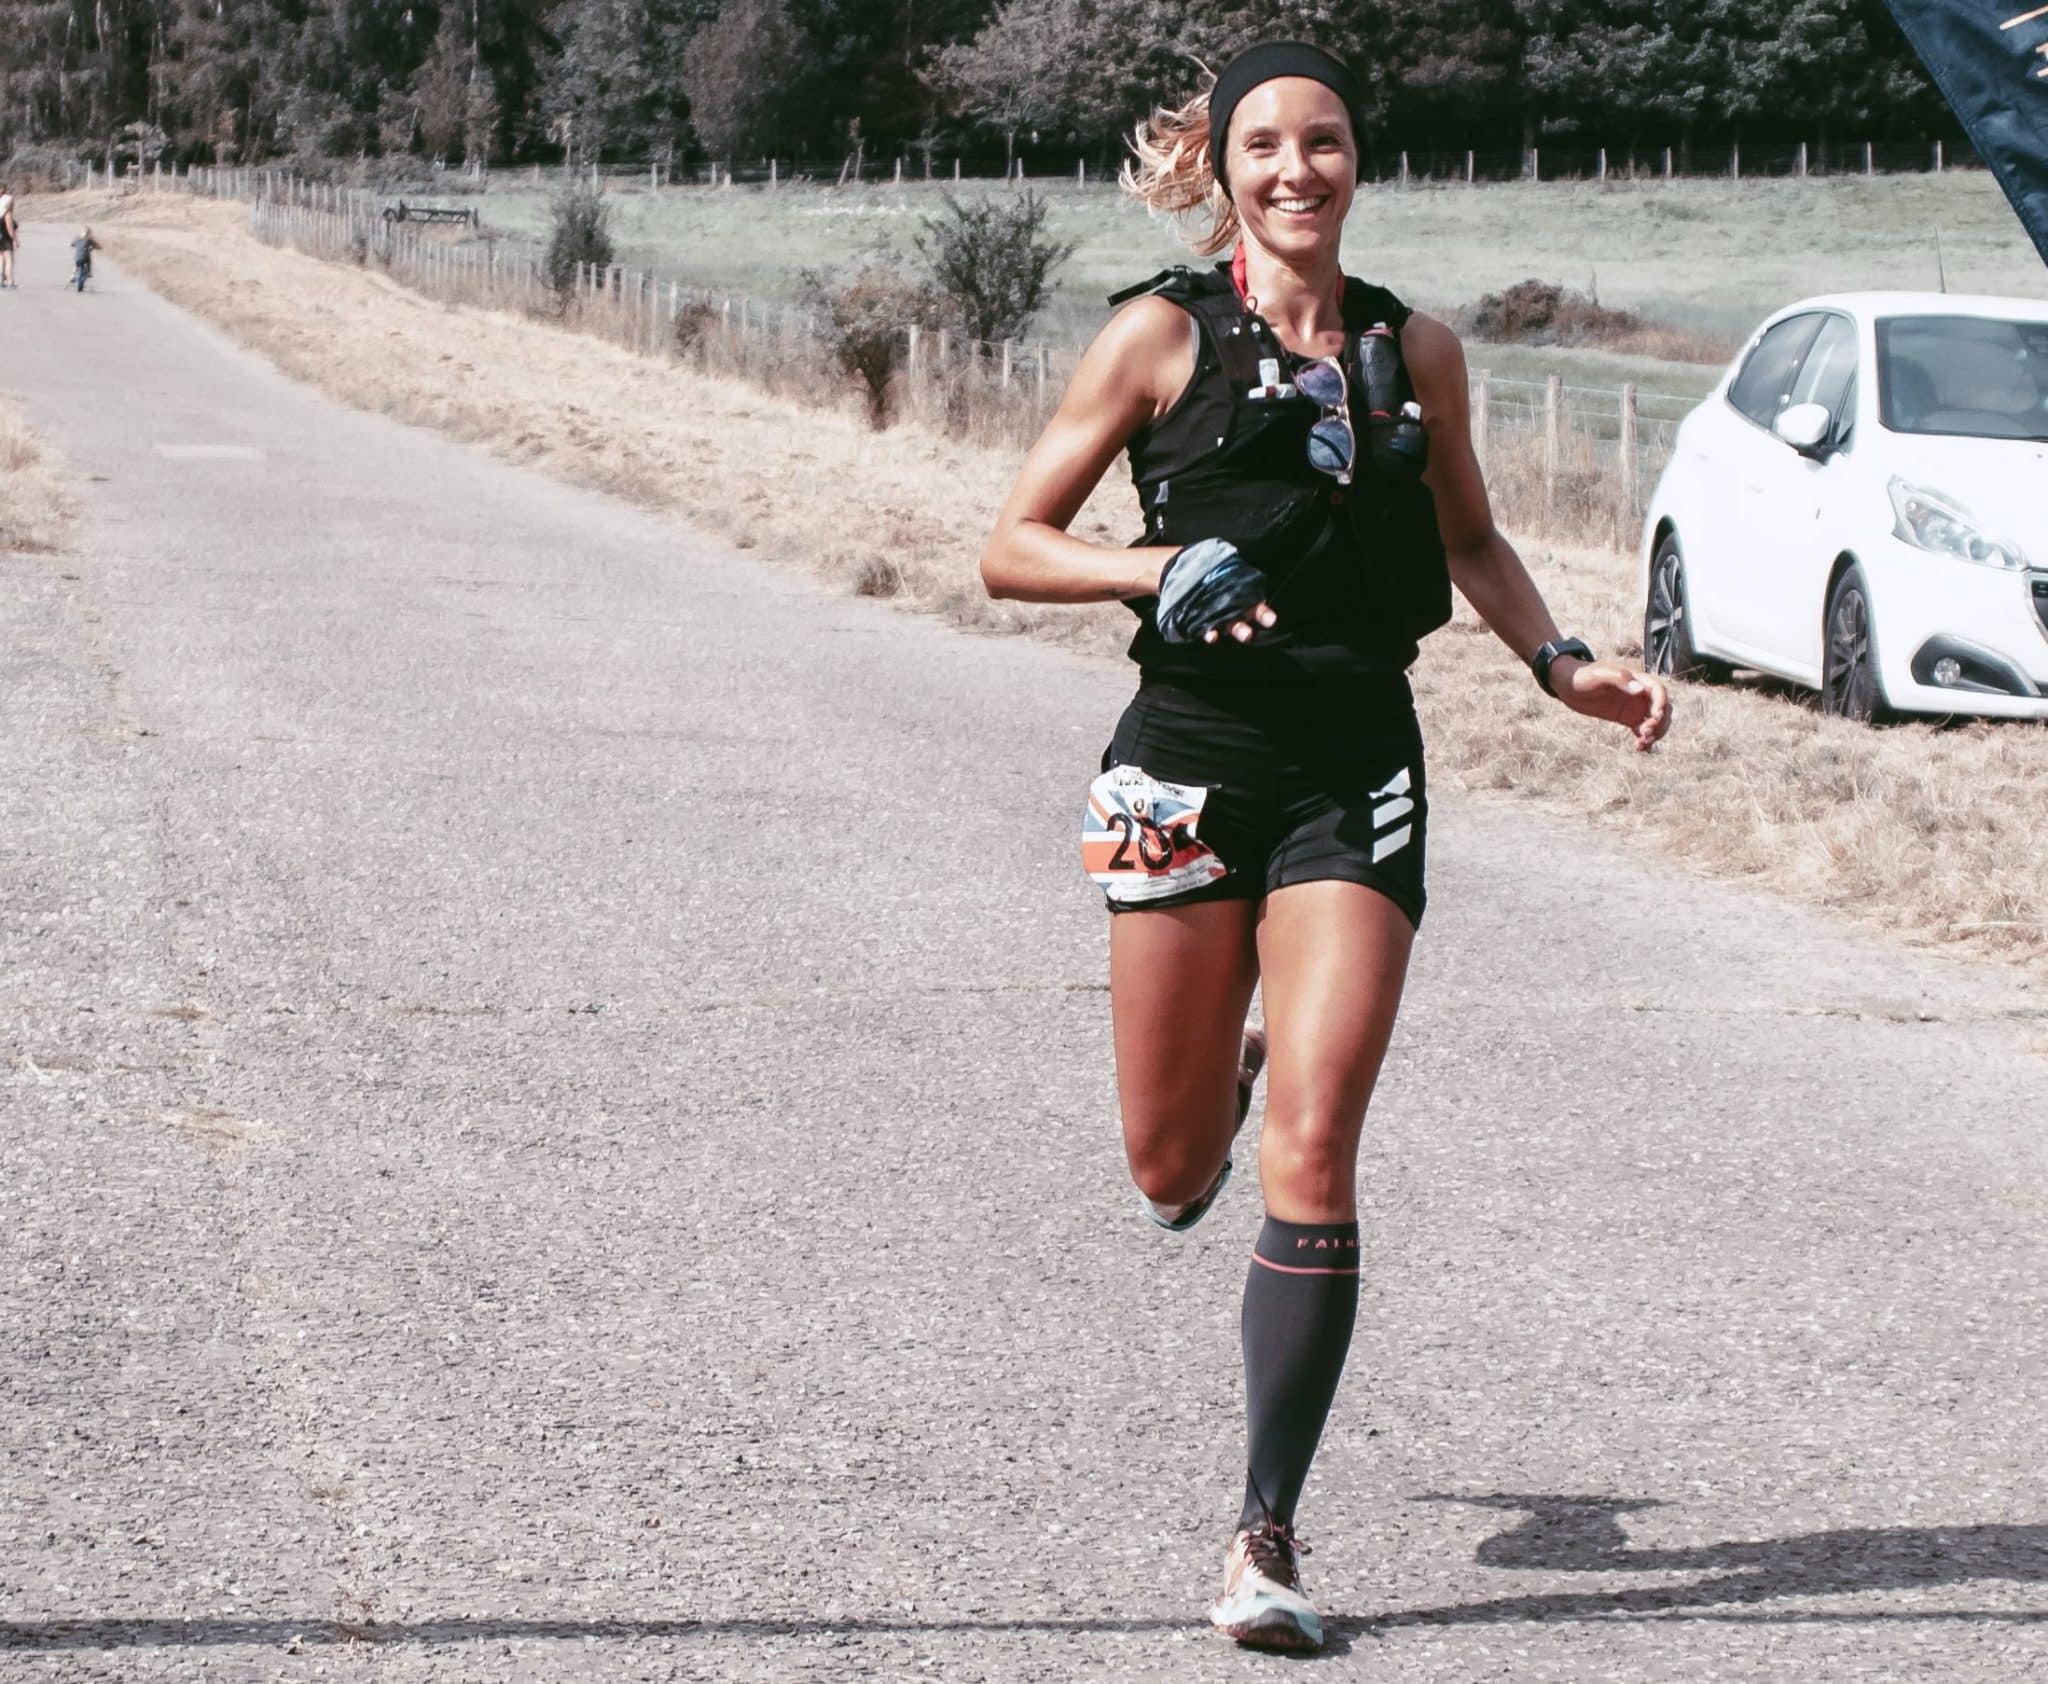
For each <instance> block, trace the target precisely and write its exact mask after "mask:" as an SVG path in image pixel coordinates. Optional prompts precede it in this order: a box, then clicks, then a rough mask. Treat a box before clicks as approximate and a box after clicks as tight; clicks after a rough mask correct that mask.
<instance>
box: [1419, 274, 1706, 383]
mask: <svg viewBox="0 0 2048 1684" xmlns="http://www.w3.org/2000/svg"><path fill="white" fill-rule="evenodd" d="M1451 326H1453V327H1454V328H1456V329H1457V330H1458V331H1459V332H1460V333H1464V334H1470V335H1471V336H1472V337H1473V338H1475V339H1487V340H1492V341H1494V342H1495V343H1507V344H1524V345H1585V346H1596V347H1598V348H1599V349H1601V350H1605V351H1619V352H1623V353H1626V354H1629V355H1633V356H1642V357H1661V358H1666V359H1668V360H1670V361H1673V362H1695V363H1718V362H1726V361H1727V360H1728V358H1729V357H1730V356H1731V355H1733V354H1734V350H1733V347H1732V346H1730V345H1727V344H1725V343H1724V342H1723V341H1721V340H1720V339H1718V338H1716V337H1715V336H1714V335H1712V334H1705V333H1696V332H1693V331H1691V330H1689V329H1686V328H1676V327H1670V326H1667V325H1666V324H1664V323H1662V322H1654V321H1649V320H1646V319H1645V318H1644V317H1642V316H1640V315H1638V314H1637V313H1636V312H1635V311H1633V310H1615V309H1610V308H1609V307H1608V306H1607V305H1605V304H1602V303H1601V302H1600V301H1599V299H1597V298H1593V297H1589V296H1588V295H1587V294H1585V293H1583V292H1573V291H1572V290H1571V289H1570V288H1568V287H1561V286H1559V285H1557V283H1556V282H1554V281H1536V280H1529V281H1517V282H1516V283H1515V284H1514V285H1513V286H1511V287H1509V288H1508V289H1507V290H1506V291H1505V292H1489V293H1488V294H1487V295H1486V296H1485V297H1484V298H1482V299H1480V300H1479V302H1478V303H1477V304H1467V305H1466V306H1465V307H1464V308H1463V309H1460V310H1455V311H1453V312H1452V313H1451Z"/></svg>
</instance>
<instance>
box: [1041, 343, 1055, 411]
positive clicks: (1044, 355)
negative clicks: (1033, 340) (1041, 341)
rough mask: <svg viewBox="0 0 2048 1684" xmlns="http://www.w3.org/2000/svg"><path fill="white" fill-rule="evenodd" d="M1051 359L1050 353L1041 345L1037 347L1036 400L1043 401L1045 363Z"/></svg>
mask: <svg viewBox="0 0 2048 1684" xmlns="http://www.w3.org/2000/svg"><path fill="white" fill-rule="evenodd" d="M1051 361H1052V353H1051V352H1050V351H1049V350H1048V349H1047V348H1046V347H1045V346H1043V345H1041V346H1039V347H1038V401H1039V402H1040V403H1041V404H1043V403H1044V402H1045V380H1046V374H1047V367H1046V365H1047V364H1048V363H1050V362H1051Z"/></svg>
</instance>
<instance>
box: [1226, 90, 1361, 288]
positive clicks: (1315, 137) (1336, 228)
mask: <svg viewBox="0 0 2048 1684" xmlns="http://www.w3.org/2000/svg"><path fill="white" fill-rule="evenodd" d="M1225 138H1226V141H1227V143H1228V147H1229V150H1228V152H1227V153H1226V157H1227V158H1228V160H1229V161H1228V165H1227V167H1228V169H1229V172H1230V196H1231V198H1232V200H1233V201H1234V202H1235V203H1236V205H1237V214H1238V216H1239V217H1240V218H1241V219H1242V221H1243V223H1244V228H1245V232H1246V234H1247V235H1249V236H1250V238H1251V239H1252V241H1253V243H1254V244H1256V245H1257V246H1259V247H1260V248H1261V249H1262V250H1265V251H1268V252H1271V253H1272V254H1273V255H1274V256H1275V257H1279V258H1285V259H1289V260H1293V261H1298V260H1301V259H1304V258H1308V257H1310V256H1312V255H1313V254H1314V253H1315V252H1316V250H1317V249H1318V248H1319V247H1321V246H1324V245H1330V246H1334V245H1335V243H1336V241H1337V238H1338V236H1339V235H1340V234H1341V233H1342V232H1343V229H1344V218H1345V217H1346V216H1347V215H1348V214H1349V213H1350V210H1351V195H1352V193H1353V191H1354V190H1355V189H1356V187H1357V185H1358V143H1357V142H1356V141H1355V140H1354V139H1353V138H1352V134H1351V117H1350V114H1349V113H1348V112H1347V111H1346V110H1345V109H1344V102H1343V101H1342V100H1341V99H1339V98H1338V97H1337V95H1336V94H1335V92H1333V91H1332V90H1331V89H1329V88H1326V87H1324V86H1323V84H1322V83H1320V82H1312V81H1310V80H1309V79H1308V78H1307V77H1304V76H1277V77H1275V78H1274V79H1273V80H1272V81H1270V82H1261V83H1260V84H1259V85H1258V86H1257V87H1256V88H1254V89H1252V91H1251V92H1250V93H1248V94H1246V95H1245V96H1244V98H1243V99H1242V100H1240V101H1239V102H1238V106H1237V109H1236V110H1235V111H1233V112H1232V113H1231V115H1230V133H1229V135H1228V136H1226V137H1225Z"/></svg>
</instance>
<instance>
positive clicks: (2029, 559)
mask: <svg viewBox="0 0 2048 1684" xmlns="http://www.w3.org/2000/svg"><path fill="white" fill-rule="evenodd" d="M1643 560H1644V566H1643V575H1642V585H1643V591H1644V600H1645V602H1646V604H1647V609H1646V612H1645V614H1644V617H1643V654H1644V660H1645V663H1646V664H1647V665H1648V666H1649V667H1650V668H1651V669H1652V670H1653V671H1656V672H1660V673H1670V674H1676V675H1678V676H1680V677H1687V676H1692V677H1719V676H1725V674H1726V672H1727V670H1728V669H1729V668H1731V667H1749V668H1754V669H1756V670H1758V671H1761V672H1767V673H1775V674H1777V675H1778V676H1779V677H1781V678H1788V679H1791V680H1792V681H1793V682H1795V683H1798V684H1804V685H1810V686H1813V687H1815V688H1817V689H1818V690H1819V691H1820V693H1821V706H1822V708H1823V709H1824V710H1825V711H1826V712H1829V713H1835V714H1844V715H1847V716H1848V717H1850V718H1854V719H1872V718H1877V717H1881V716H1883V715H1885V714H1887V713H1890V712H1900V713H1921V714H1983V715H1995V716H2000V717H2004V718H2014V719H2048V303H2042V302H2039V301H2035V300H2029V299H2021V298H1981V297H1964V296H1960V295H1957V294H1953V293H1916V292H1862V293H1847V294H1842V295H1840V296H1835V297H1828V298H1810V299H1807V300H1806V301H1805V302H1804V303H1801V304H1795V305H1793V306H1791V308H1789V309H1786V310H1781V311H1779V312H1778V314H1776V315H1775V316H1773V317H1771V319H1770V320H1769V321H1767V322H1765V323H1764V325H1763V326H1762V327H1761V328H1759V329H1758V330H1757V333H1756V336H1755V337H1754V338H1753V339H1752V340H1751V341H1750V342H1749V344H1748V345H1747V346H1745V347H1744V348H1743V352H1742V354H1741V355H1740V356H1739V357H1737V358H1736V359H1735V361H1734V362H1733V363H1732V364H1731V365H1730V366H1729V369H1728V372H1727V373H1726V374H1724V375H1723V376H1722V377H1721V381H1720V384H1719V385H1718V386H1716V387H1715V389H1714V393H1713V395H1712V396H1711V397H1709V398H1708V399H1707V400H1706V401H1705V402H1704V403H1702V404H1701V405H1700V406H1699V407H1698V408H1697V409H1695V410H1694V411H1693V412H1692V413H1691V414H1690V415H1688V416H1687V417H1686V418H1685V420H1684V421H1683V422H1682V423H1681V424H1680V426H1679V429H1678V437H1677V443H1676V448H1675V449H1674V451H1673V454H1672V458H1671V463H1670V466H1668V467H1667V468H1666V469H1665V470H1664V474H1663V477H1662V478H1661V479H1660V480H1659V481H1658V484H1657V490H1656V494H1655V495H1654V496H1653V497H1652V498H1651V500H1650V510H1649V515H1648V518H1647V519H1646V521H1645V522H1644V526H1643Z"/></svg>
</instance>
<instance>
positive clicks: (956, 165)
mask: <svg viewBox="0 0 2048 1684" xmlns="http://www.w3.org/2000/svg"><path fill="white" fill-rule="evenodd" d="M953 185H954V186H955V187H958V186H959V185H960V160H959V159H958V158H955V159H954V160H953Z"/></svg>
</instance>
